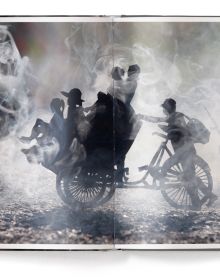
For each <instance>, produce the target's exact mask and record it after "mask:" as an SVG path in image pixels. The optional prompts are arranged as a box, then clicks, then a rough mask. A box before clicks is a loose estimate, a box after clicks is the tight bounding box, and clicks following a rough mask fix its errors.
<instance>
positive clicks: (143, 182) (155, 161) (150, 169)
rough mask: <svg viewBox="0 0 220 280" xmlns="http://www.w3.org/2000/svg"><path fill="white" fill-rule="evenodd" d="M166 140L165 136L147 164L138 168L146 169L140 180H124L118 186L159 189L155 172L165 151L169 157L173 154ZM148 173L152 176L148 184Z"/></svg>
mask: <svg viewBox="0 0 220 280" xmlns="http://www.w3.org/2000/svg"><path fill="white" fill-rule="evenodd" d="M158 135H159V136H161V137H165V136H164V135H163V134H160V133H158ZM168 141H169V140H168V139H167V138H166V140H165V141H163V142H162V143H161V144H160V146H159V148H158V150H157V151H156V153H155V154H154V156H153V158H152V160H151V161H150V163H149V165H144V166H141V167H139V168H138V170H139V171H144V170H146V173H145V174H144V176H143V177H142V178H141V179H140V180H137V181H133V182H128V181H125V182H124V184H123V186H120V188H146V189H154V190H160V186H158V185H157V181H158V178H156V173H157V174H158V171H159V169H160V168H161V161H162V159H163V156H164V154H165V152H166V153H167V154H168V156H169V157H171V156H172V155H173V154H172V152H171V151H170V149H169V148H168V147H167V143H168ZM128 172H129V171H128ZM153 173H155V174H153ZM126 175H128V174H126ZM149 175H151V176H152V178H153V183H152V184H149V183H148V182H147V178H148V176H149Z"/></svg>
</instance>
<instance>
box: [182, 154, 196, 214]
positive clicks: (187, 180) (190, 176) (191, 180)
mask: <svg viewBox="0 0 220 280" xmlns="http://www.w3.org/2000/svg"><path fill="white" fill-rule="evenodd" d="M194 157H195V154H194V153H192V151H191V150H189V151H188V152H185V153H184V155H183V157H182V160H181V165H182V168H183V174H184V175H183V179H184V184H185V186H186V187H185V188H186V191H187V193H188V194H189V196H190V199H191V202H192V207H193V210H200V209H201V201H200V198H199V195H198V184H197V180H196V177H195V164H194Z"/></svg>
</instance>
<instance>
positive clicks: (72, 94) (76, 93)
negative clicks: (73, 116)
mask: <svg viewBox="0 0 220 280" xmlns="http://www.w3.org/2000/svg"><path fill="white" fill-rule="evenodd" d="M61 93H62V94H63V95H64V96H66V97H67V98H68V99H67V104H68V105H69V106H70V107H77V106H82V102H84V100H83V99H82V98H81V96H82V92H81V91H80V89H78V88H73V89H71V90H70V91H69V92H65V91H61Z"/></svg>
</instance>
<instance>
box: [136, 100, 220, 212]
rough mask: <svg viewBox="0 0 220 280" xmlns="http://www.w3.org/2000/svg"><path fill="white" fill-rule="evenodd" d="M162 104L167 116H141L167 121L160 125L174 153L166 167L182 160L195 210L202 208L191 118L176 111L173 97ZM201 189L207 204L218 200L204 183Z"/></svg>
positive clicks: (140, 116)
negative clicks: (208, 191) (198, 190)
mask: <svg viewBox="0 0 220 280" xmlns="http://www.w3.org/2000/svg"><path fill="white" fill-rule="evenodd" d="M161 106H162V108H163V112H164V114H165V115H166V117H151V116H146V115H139V118H140V119H142V120H145V121H149V122H153V123H166V124H160V125H159V127H160V128H161V129H162V130H163V131H164V132H166V133H167V138H168V139H169V140H170V141H171V144H172V147H173V150H174V155H173V156H172V157H171V158H170V159H168V160H167V161H166V162H165V169H166V170H167V169H169V166H171V164H172V163H173V162H181V165H182V168H183V173H184V179H185V180H186V181H187V182H188V183H189V184H188V188H187V191H188V193H189V195H190V197H191V200H192V201H193V205H194V206H195V210H199V209H200V208H201V205H200V199H199V196H198V192H197V188H196V187H195V185H197V184H198V182H197V183H196V181H195V166H194V158H195V156H196V149H195V145H194V142H193V139H192V137H191V135H190V132H189V130H188V128H187V122H186V119H189V118H188V117H187V116H185V115H184V114H183V113H180V112H177V111H176V101H175V100H174V99H172V98H168V99H165V101H164V102H163V104H162V105H161ZM165 169H164V170H165ZM162 176H163V171H162ZM200 189H201V191H202V192H204V194H205V195H206V196H207V197H208V198H209V202H208V204H207V206H211V205H212V204H213V203H214V201H215V200H217V196H216V195H215V194H214V193H212V192H211V193H207V190H206V188H205V187H203V186H202V185H200Z"/></svg>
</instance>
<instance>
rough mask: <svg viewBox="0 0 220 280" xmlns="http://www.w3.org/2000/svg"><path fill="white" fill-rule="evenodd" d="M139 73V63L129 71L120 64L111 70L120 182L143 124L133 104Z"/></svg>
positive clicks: (117, 176) (111, 90)
mask: <svg viewBox="0 0 220 280" xmlns="http://www.w3.org/2000/svg"><path fill="white" fill-rule="evenodd" d="M139 74H140V67H139V66H138V65H137V64H134V65H130V66H129V68H128V71H127V73H126V72H125V70H124V69H122V68H120V67H118V66H117V67H114V68H113V69H112V72H111V75H112V79H113V80H114V83H113V84H112V85H111V86H110V87H109V89H108V92H109V94H110V95H112V96H113V99H114V138H115V165H116V166H117V170H116V176H115V177H116V180H117V182H118V183H121V182H122V179H123V175H124V162H125V157H126V154H127V153H128V151H129V149H130V147H131V146H132V144H133V142H134V139H135V137H136V135H137V133H138V131H139V129H140V125H141V123H140V122H139V121H138V120H137V118H136V114H135V111H134V109H133V108H132V106H131V101H132V99H133V97H134V94H135V91H136V88H137V80H138V77H139Z"/></svg>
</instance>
